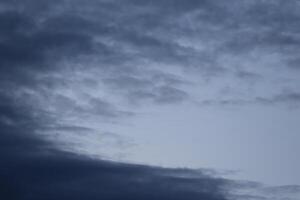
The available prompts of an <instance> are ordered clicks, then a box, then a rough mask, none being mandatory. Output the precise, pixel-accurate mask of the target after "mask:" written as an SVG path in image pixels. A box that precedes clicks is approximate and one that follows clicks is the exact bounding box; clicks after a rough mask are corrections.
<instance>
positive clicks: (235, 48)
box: [0, 0, 300, 200]
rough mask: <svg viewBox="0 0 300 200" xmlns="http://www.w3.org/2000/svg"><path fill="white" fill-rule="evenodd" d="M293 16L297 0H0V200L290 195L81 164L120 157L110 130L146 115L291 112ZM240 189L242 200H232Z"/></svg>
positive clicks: (162, 172)
mask: <svg viewBox="0 0 300 200" xmlns="http://www.w3.org/2000/svg"><path fill="white" fill-rule="evenodd" d="M299 9H300V2H299V1H297V0H290V1H285V0H275V1H264V0H253V1H248V0H230V1H223V0H164V1H159V0H157V1H154V0H149V1H146V0H111V1H109V0H89V1H83V0H52V1H40V0H23V1H12V0H1V1H0V144H1V146H0V198H1V199H2V198H3V199H30V200H34V199H49V200H50V199H51V200H52V199H53V200H54V199H74V200H76V199H132V200H134V199H173V200H176V199H186V200H193V199H206V200H225V199H229V198H235V199H261V198H265V199H269V198H270V199H271V198H274V196H273V194H275V193H276V194H278V195H277V196H276V198H278V199H280V198H285V197H286V196H288V197H289V198H290V199H293V198H296V196H297V195H299V187H298V186H294V185H291V186H280V187H267V186H261V185H260V186H255V187H252V186H249V185H247V184H246V186H242V185H243V184H240V183H238V182H234V181H232V180H228V179H223V178H216V177H214V176H210V175H207V174H205V173H204V172H202V171H201V170H200V171H199V170H192V169H170V168H160V167H150V166H146V165H134V164H124V163H118V162H112V161H105V160H103V159H101V160H97V159H95V158H94V157H93V158H90V157H88V156H85V155H86V154H88V155H92V156H94V155H95V154H97V156H96V157H97V158H99V157H101V158H109V159H111V158H115V157H116V156H117V157H118V156H120V157H122V156H123V153H124V152H126V149H127V148H131V147H132V146H134V141H132V140H131V138H127V137H123V136H121V134H119V133H116V132H115V131H114V129H113V130H110V128H111V127H112V126H119V125H120V124H122V123H124V121H126V119H130V118H134V117H136V116H139V115H140V113H142V112H143V111H144V109H145V108H148V107H155V106H157V107H159V108H161V107H163V106H170V105H173V106H174V105H175V106H177V105H179V104H183V103H187V102H189V103H192V104H194V103H195V104H196V106H199V105H201V106H214V105H221V106H223V105H250V104H251V105H256V104H259V105H269V106H278V105H288V106H290V105H293V106H299V103H300V91H299V88H300V79H299V73H300V72H299V69H300V68H299V63H300V62H299V60H300V57H299V53H298V52H299V50H300V37H299V34H298V33H299V31H300V30H299V29H300V13H299ZM140 131H142V130H140ZM74 151H75V152H74ZM95 151H97V152H95ZM99 152H100V154H101V153H103V155H102V154H101V155H100V156H99V155H98V154H99ZM125 154H126V153H125ZM240 187H241V188H243V189H245V188H246V190H247V192H248V190H250V193H247V192H246V193H243V194H233V193H232V192H231V190H232V189H233V188H234V189H236V188H240ZM252 190H255V192H253V191H252ZM287 194H288V195H287ZM289 195H290V196H289Z"/></svg>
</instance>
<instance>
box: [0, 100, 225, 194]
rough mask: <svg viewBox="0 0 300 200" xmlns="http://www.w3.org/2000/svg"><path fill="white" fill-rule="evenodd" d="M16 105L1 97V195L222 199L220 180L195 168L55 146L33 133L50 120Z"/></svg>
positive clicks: (221, 182) (78, 128)
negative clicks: (117, 159) (128, 160)
mask: <svg viewBox="0 0 300 200" xmlns="http://www.w3.org/2000/svg"><path fill="white" fill-rule="evenodd" d="M17 106H19V107H17ZM22 107H23V105H13V104H12V103H11V102H7V101H5V99H3V98H2V101H1V107H0V111H1V112H0V113H1V118H0V119H1V120H0V130H1V134H0V143H1V146H0V150H1V151H0V155H1V160H0V163H1V165H0V169H1V170H0V185H1V189H0V191H1V193H0V196H1V198H3V199H12V200H13V199H32V200H34V199H49V200H50V199H53V200H54V199H62V198H67V199H83V198H88V199H99V198H101V199H120V198H122V199H153V198H155V199H183V198H184V199H202V198H205V199H211V200H222V199H224V200H225V199H226V197H225V193H224V192H223V185H225V184H226V180H224V179H218V178H212V177H210V176H208V175H205V174H204V173H202V172H200V171H194V170H189V169H167V168H159V167H149V166H143V165H133V164H123V163H116V162H110V161H103V160H94V159H91V158H88V157H85V156H79V155H76V154H73V153H67V152H63V151H59V150H55V148H54V146H53V144H51V143H49V142H46V141H44V140H43V139H41V138H40V137H38V136H37V135H36V132H37V130H39V129H42V128H45V127H43V126H44V125H45V124H46V125H47V122H48V123H50V124H51V121H49V120H48V119H45V118H44V117H41V116H35V114H34V112H33V111H32V110H31V109H26V107H24V108H23V109H20V108H22ZM56 129H57V128H56ZM60 129H63V130H66V129H67V130H68V131H78V130H79V131H82V130H84V131H86V130H87V129H85V128H80V127H61V128H60Z"/></svg>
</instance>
